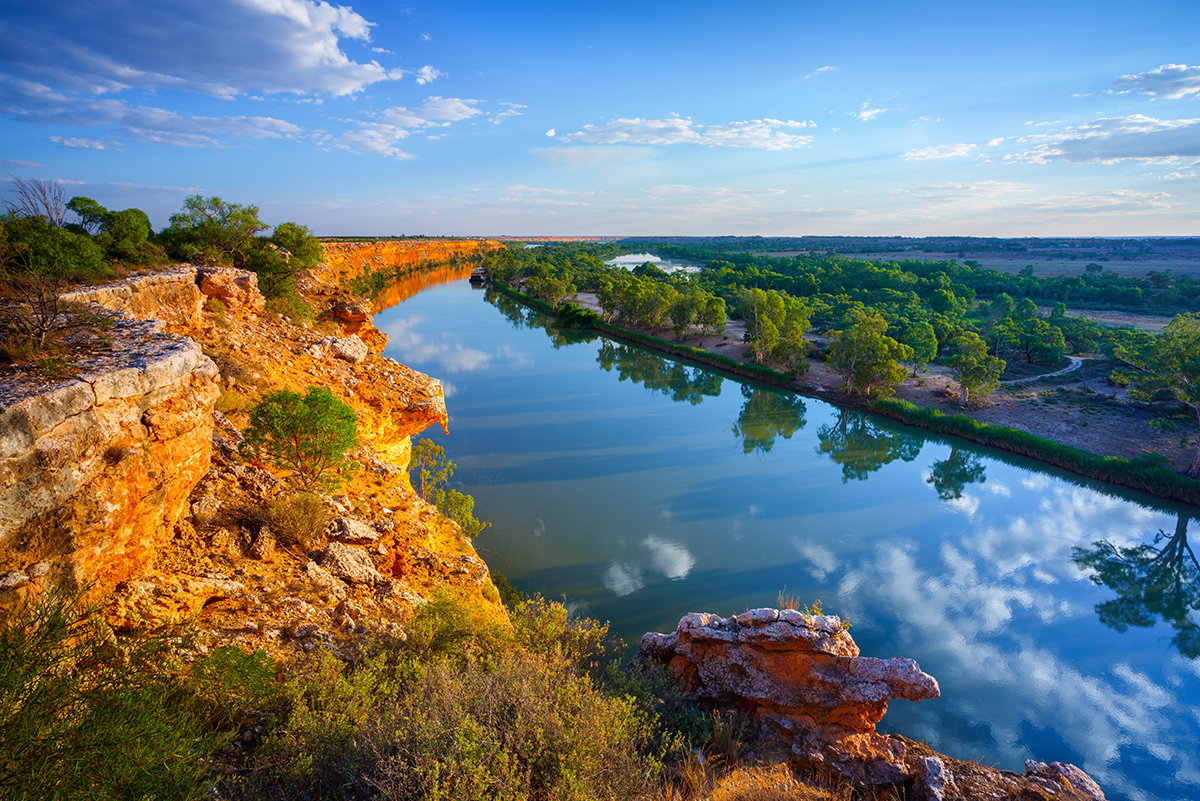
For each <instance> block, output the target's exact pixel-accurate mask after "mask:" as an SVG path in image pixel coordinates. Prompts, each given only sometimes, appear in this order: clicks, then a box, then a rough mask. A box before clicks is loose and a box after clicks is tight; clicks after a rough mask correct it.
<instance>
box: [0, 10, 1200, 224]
mask: <svg viewBox="0 0 1200 801" xmlns="http://www.w3.org/2000/svg"><path fill="white" fill-rule="evenodd" d="M0 174H3V175H15V176H18V177H23V178H52V179H57V180H60V181H62V182H63V183H64V184H65V185H66V188H67V191H68V193H69V195H75V194H80V195H87V196H89V197H93V198H95V199H96V200H98V201H100V202H101V203H102V204H104V205H106V206H108V207H110V208H126V207H129V206H137V207H139V208H142V209H144V210H145V211H147V212H148V213H149V214H150V216H151V218H152V219H153V220H154V222H155V223H156V224H157V225H165V224H166V222H167V218H168V216H169V215H170V214H171V213H172V212H174V211H176V210H178V208H179V206H180V204H181V202H182V200H183V198H184V197H185V196H186V195H188V194H195V193H202V194H205V195H218V196H220V197H222V198H225V199H226V200H231V201H236V202H241V203H255V204H257V205H259V207H260V208H261V210H262V217H263V218H264V220H266V221H268V222H270V223H278V222H282V221H285V220H297V221H300V222H303V223H306V224H308V225H309V226H310V227H312V228H313V230H314V231H315V232H317V233H318V234H325V235H352V234H364V235H365V234H375V235H385V234H420V233H426V234H439V235H445V234H461V235H498V234H515V235H552V234H613V235H653V234H677V235H688V234H691V235H704V234H739V235H752V234H762V235H812V234H817V235H821V234H824V235H833V234H846V235H855V234H878V235H905V236H923V235H951V234H958V235H979V236H1072V235H1073V236H1084V235H1107V236H1117V235H1123V236H1124V235H1127V236H1148V235H1200V224H1198V222H1200V3H1197V2H1195V0H1186V1H1182V0H1173V1H1171V2H1166V1H1162V2H1155V0H1142V2H1139V3H1131V2H1119V3H1118V2H1102V1H1101V2H1098V1H1096V0H1092V1H1091V2H1071V1H1067V2H1060V1H1058V0H1041V1H1040V2H1024V1H1017V0H1014V1H1012V2H989V3H968V2H961V0H960V1H959V2H902V0H892V2H870V1H867V2H843V3H830V2H823V3H813V2H806V1H805V0H792V2H783V3H774V2H745V3H710V2H687V3H683V2H661V1H660V2H646V0H642V2H636V3H633V2H623V1H621V2H606V3H563V2H551V3H522V2H508V3H496V2H491V3H484V2H459V1H458V0H442V2H439V3H436V4H435V3H429V4H423V3H421V2H419V1H416V2H409V3H404V2H399V3H397V2H367V3H355V4H354V5H353V6H352V7H351V6H342V5H336V4H334V5H331V4H329V3H325V2H321V3H314V2H312V0H203V1H200V0H197V1H196V2H171V1H170V0H156V2H147V1H146V0H89V2H87V3H80V2H76V1H72V2H68V1H66V0H44V1H43V2H41V3H38V4H34V3H30V2H28V0H0Z"/></svg>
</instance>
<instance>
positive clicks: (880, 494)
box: [375, 280, 1200, 799]
mask: <svg viewBox="0 0 1200 801" xmlns="http://www.w3.org/2000/svg"><path fill="white" fill-rule="evenodd" d="M375 325H376V326H377V327H379V328H380V329H381V330H383V331H384V332H386V333H387V334H389V335H390V342H389V345H388V348H387V355H388V356H391V357H392V358H394V359H396V360H397V361H400V362H402V363H404V364H407V365H409V366H410V367H412V368H414V369H417V370H420V371H422V372H425V373H428V374H429V375H432V376H434V377H437V378H439V379H441V381H442V383H443V385H444V387H445V390H446V405H447V407H448V409H449V411H450V435H449V436H445V435H443V434H442V433H441V431H438V430H434V429H430V430H429V431H427V432H426V433H425V434H423V435H422V436H428V437H430V438H431V439H434V440H435V441H436V442H438V443H439V444H442V445H444V446H445V448H446V450H447V452H448V454H449V455H450V457H451V458H452V459H453V460H454V462H455V463H456V464H457V471H456V472H455V475H454V481H453V483H454V484H455V485H456V486H457V487H458V488H459V489H461V490H462V491H464V492H467V493H469V494H471V495H473V496H474V497H475V502H476V506H475V511H476V514H477V516H478V517H479V518H480V519H482V520H487V521H490V522H491V523H492V524H493V525H492V527H491V528H489V529H486V530H485V531H484V532H483V534H481V535H480V536H479V538H478V539H477V540H476V546H477V548H478V549H479V552H480V554H481V555H482V556H483V557H484V559H486V561H487V563H488V565H489V566H490V567H491V569H492V571H493V572H497V573H502V574H504V575H505V576H506V577H508V579H509V580H510V581H511V582H512V584H513V585H514V586H515V587H517V588H518V589H520V590H522V591H524V592H530V593H531V592H540V593H542V594H543V595H545V596H547V597H549V598H552V599H563V600H564V601H565V602H566V603H567V604H568V605H569V606H570V607H572V608H573V609H575V610H577V611H578V612H579V613H581V614H586V615H588V616H591V617H595V618H599V619H602V620H608V621H611V630H612V631H613V632H615V633H616V634H618V635H619V636H620V637H622V638H623V639H624V640H625V641H626V642H627V643H630V644H632V645H636V643H637V641H638V639H639V638H640V636H641V635H642V633H643V632H646V631H671V630H673V629H674V627H675V624H676V623H677V622H678V620H679V618H680V617H681V616H682V615H683V614H685V613H687V612H689V611H709V612H718V613H721V614H722V615H729V614H731V613H738V612H743V611H745V610H746V609H748V608H753V607H758V606H776V605H777V603H778V600H779V596H780V593H781V592H782V593H785V594H786V595H789V596H794V597H795V598H797V599H798V600H799V601H800V602H801V603H802V604H808V603H811V602H812V601H813V600H814V599H820V600H821V602H822V604H823V606H824V608H825V610H826V611H827V612H832V613H836V614H841V615H845V616H848V617H849V619H850V620H851V622H852V624H853V627H852V629H851V633H852V634H853V635H854V638H855V640H856V641H857V643H858V644H859V646H860V648H861V649H862V652H863V654H864V655H868V656H878V657H891V656H906V657H911V658H913V659H916V660H917V661H918V662H919V663H920V665H921V668H922V669H923V670H925V671H926V672H928V673H930V674H932V675H933V676H935V677H936V678H937V679H938V681H939V683H940V684H941V688H942V697H941V698H939V699H934V700H929V701H922V702H920V703H915V704H914V703H910V702H907V701H895V702H893V703H892V704H891V708H890V709H889V711H888V714H887V716H886V717H885V718H884V719H883V722H882V723H881V724H880V730H881V731H889V732H899V733H901V734H904V735H906V736H909V737H912V738H916V739H920V740H925V741H927V742H928V743H929V744H930V745H932V746H933V747H935V748H937V749H939V750H941V751H943V752H945V753H947V754H950V755H951V756H955V757H959V758H964V759H969V758H974V759H978V760H980V761H981V762H983V763H985V764H990V765H994V766H996V767H1000V768H1004V769H1008V770H1014V771H1018V772H1023V770H1024V767H1023V763H1024V761H1025V760H1026V759H1036V760H1039V761H1044V762H1051V761H1063V762H1073V763H1075V764H1077V765H1079V766H1081V767H1082V768H1083V769H1084V770H1086V771H1087V772H1088V773H1090V774H1091V775H1092V776H1093V777H1095V778H1096V780H1097V781H1098V782H1100V784H1101V786H1102V787H1104V789H1105V791H1106V793H1107V794H1108V797H1109V798H1110V799H1192V798H1197V797H1200V658H1198V655H1200V633H1198V624H1200V613H1198V612H1197V609H1196V607H1200V577H1198V575H1197V574H1198V573H1200V568H1198V567H1197V566H1196V564H1195V561H1194V560H1195V556H1194V553H1195V552H1196V551H1200V548H1197V547H1196V546H1194V545H1191V544H1190V542H1189V537H1190V538H1191V539H1193V540H1194V539H1200V520H1192V519H1191V517H1192V516H1193V515H1195V516H1197V517H1200V509H1197V508H1196V507H1191V506H1186V505H1182V504H1172V503H1170V502H1167V501H1160V500H1157V499H1154V498H1151V497H1149V496H1144V495H1138V494H1136V493H1133V492H1129V491H1124V490H1120V489H1118V488H1115V487H1111V486H1108V485H1103V484H1099V483H1095V482H1089V481H1085V480H1083V479H1080V478H1078V477H1074V476H1071V475H1069V474H1066V473H1063V472H1058V471H1054V470H1051V469H1048V468H1045V467H1044V466H1041V465H1039V464H1037V463H1034V462H1031V461H1026V460H1022V459H1019V458H1016V457H1013V456H1010V455H1007V454H1004V453H1002V452H998V451H992V450H988V449H984V448H979V447H976V446H973V445H971V444H970V443H966V442H963V441H956V440H952V439H950V438H946V437H940V436H932V435H930V434H928V433H927V432H923V431H921V430H919V429H914V428H908V427H905V426H901V425H899V424H896V423H893V422H891V421H887V420H884V419H882V418H876V417H873V416H869V415H863V414H861V413H858V412H854V411H849V410H845V409H841V408H839V407H837V406H833V405H830V404H827V403H824V402H822V401H820V400H817V399H813V398H808V397H800V396H796V395H791V394H788V393H783V392H779V391H777V390H774V389H771V388H769V387H766V386H763V385H757V384H753V383H749V382H746V381H742V380H737V379H734V378H731V377H726V376H722V375H720V374H717V373H714V372H711V371H709V370H706V369H703V368H701V367H699V366H696V365H691V364H687V363H683V362H679V361H676V360H672V359H668V358H665V357H663V356H661V355H658V354H656V353H654V352H652V351H648V350H645V349H642V348H638V347H634V346H631V345H626V344H622V343H619V342H613V341H611V340H607V339H604V338H600V337H594V336H592V337H588V338H580V337H579V335H574V336H573V337H568V336H566V335H564V334H563V333H561V332H558V331H557V330H556V329H553V328H549V327H547V325H546V323H545V321H544V319H543V318H540V317H539V316H538V315H536V314H533V313H530V312H529V311H527V310H525V309H522V308H521V307H519V306H516V305H515V304H514V303H513V302H512V301H511V300H508V299H506V298H504V297H494V296H492V295H490V294H488V293H485V292H484V291H482V290H478V289H472V288H471V287H470V286H469V284H468V283H467V282H466V281H465V280H457V281H452V282H449V283H445V284H442V285H440V286H436V287H432V288H429V289H425V290H423V291H421V292H420V293H419V294H417V295H416V296H415V297H411V298H409V299H407V300H405V301H403V302H401V303H399V304H398V305H395V306H393V307H391V308H389V309H385V310H383V311H381V312H379V313H378V314H377V315H376V317H375Z"/></svg>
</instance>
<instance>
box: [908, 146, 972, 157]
mask: <svg viewBox="0 0 1200 801" xmlns="http://www.w3.org/2000/svg"><path fill="white" fill-rule="evenodd" d="M976 147H978V145H973V144H957V145H935V146H933V147H925V148H921V149H920V150H910V151H908V152H907V153H902V154H901V155H900V158H902V159H904V160H906V161H925V160H927V159H949V158H955V157H956V156H973V155H975V154H974V151H975V148H976Z"/></svg>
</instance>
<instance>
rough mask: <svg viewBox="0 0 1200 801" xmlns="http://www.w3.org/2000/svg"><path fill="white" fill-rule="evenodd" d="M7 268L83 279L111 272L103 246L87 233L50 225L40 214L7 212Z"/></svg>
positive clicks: (13, 271)
mask: <svg viewBox="0 0 1200 801" xmlns="http://www.w3.org/2000/svg"><path fill="white" fill-rule="evenodd" d="M0 224H2V227H3V231H4V239H5V242H6V247H5V251H4V254H3V269H4V272H5V273H7V274H8V275H26V276H36V277H39V278H43V279H54V280H70V281H83V280H93V279H96V278H101V277H103V276H105V275H108V273H109V270H108V267H107V265H105V263H104V258H103V253H102V251H101V249H100V248H99V247H98V246H97V245H96V243H94V242H93V241H92V240H91V238H90V237H88V236H87V235H86V234H78V233H75V232H73V231H69V230H67V229H65V228H59V227H56V226H53V225H50V224H49V223H47V222H46V221H45V220H43V219H41V218H40V217H15V216H12V215H7V216H6V217H4V218H3V221H2V223H0Z"/></svg>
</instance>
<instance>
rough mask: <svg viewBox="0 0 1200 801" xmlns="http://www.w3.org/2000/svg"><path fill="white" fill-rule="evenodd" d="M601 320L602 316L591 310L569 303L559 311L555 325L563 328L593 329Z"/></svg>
mask: <svg viewBox="0 0 1200 801" xmlns="http://www.w3.org/2000/svg"><path fill="white" fill-rule="evenodd" d="M599 320H600V315H598V314H596V313H595V312H594V311H592V310H591V309H587V308H584V307H583V306H580V305H579V304H577V303H567V304H564V305H563V307H562V309H561V311H559V313H558V319H556V320H555V321H554V324H555V325H557V326H559V327H561V328H591V327H592V325H593V324H595V323H596V322H598V321H599Z"/></svg>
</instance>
